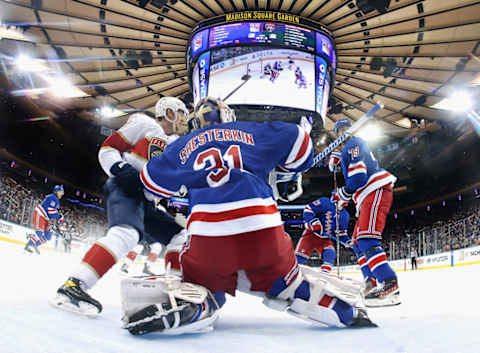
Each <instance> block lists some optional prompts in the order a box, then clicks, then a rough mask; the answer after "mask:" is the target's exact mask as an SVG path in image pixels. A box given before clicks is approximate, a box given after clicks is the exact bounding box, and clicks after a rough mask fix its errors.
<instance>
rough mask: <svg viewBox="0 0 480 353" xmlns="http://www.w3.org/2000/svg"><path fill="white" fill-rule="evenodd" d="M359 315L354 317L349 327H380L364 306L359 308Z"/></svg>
mask: <svg viewBox="0 0 480 353" xmlns="http://www.w3.org/2000/svg"><path fill="white" fill-rule="evenodd" d="M356 310H357V315H356V316H355V318H354V319H353V322H352V324H351V325H350V326H349V327H356V328H361V327H378V325H377V324H375V323H374V322H372V320H370V318H369V317H368V314H367V311H366V310H365V309H362V308H357V309H356Z"/></svg>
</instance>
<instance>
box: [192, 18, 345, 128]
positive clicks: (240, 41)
mask: <svg viewBox="0 0 480 353" xmlns="http://www.w3.org/2000/svg"><path fill="white" fill-rule="evenodd" d="M188 54H189V57H188V60H189V63H190V64H192V66H191V67H192V68H193V70H192V81H191V82H192V86H193V87H192V88H193V97H194V103H197V102H198V101H199V100H200V99H202V98H204V97H206V96H213V97H217V98H221V99H223V100H225V102H226V103H228V104H230V105H260V106H279V107H291V108H298V109H302V110H309V111H316V112H318V113H319V114H320V115H321V116H322V118H323V119H325V115H326V110H327V105H328V98H329V94H330V87H331V84H332V76H333V74H334V72H335V69H336V56H335V49H334V45H333V42H332V40H331V39H330V37H329V36H328V35H326V34H325V33H323V32H321V31H316V30H313V29H310V28H303V27H300V26H296V25H291V24H286V23H278V22H258V21H255V22H253V21H252V22H239V23H228V24H222V25H217V26H212V27H210V28H206V29H201V30H199V31H198V32H196V33H195V34H194V35H193V36H192V41H191V47H190V50H189V53H188Z"/></svg>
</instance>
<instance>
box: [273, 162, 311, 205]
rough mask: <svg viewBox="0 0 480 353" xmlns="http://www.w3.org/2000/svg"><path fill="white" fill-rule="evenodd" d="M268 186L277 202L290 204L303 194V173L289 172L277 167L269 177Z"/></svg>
mask: <svg viewBox="0 0 480 353" xmlns="http://www.w3.org/2000/svg"><path fill="white" fill-rule="evenodd" d="M268 184H270V186H271V188H272V190H273V195H274V197H275V200H282V201H285V202H290V201H293V200H295V199H297V198H298V197H300V196H301V195H302V193H303V188H302V173H294V172H289V171H287V170H285V169H283V168H280V167H277V168H275V169H274V170H272V171H271V172H270V174H269V175H268Z"/></svg>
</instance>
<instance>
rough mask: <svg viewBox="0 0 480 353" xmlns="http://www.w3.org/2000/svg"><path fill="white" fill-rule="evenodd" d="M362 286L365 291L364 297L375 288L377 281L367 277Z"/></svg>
mask: <svg viewBox="0 0 480 353" xmlns="http://www.w3.org/2000/svg"><path fill="white" fill-rule="evenodd" d="M364 286H365V289H364V291H363V292H364V294H365V295H368V294H369V293H370V292H371V291H372V290H374V289H375V288H377V280H376V279H375V278H373V277H368V278H366V279H365V282H364Z"/></svg>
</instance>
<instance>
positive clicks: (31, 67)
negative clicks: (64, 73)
mask: <svg viewBox="0 0 480 353" xmlns="http://www.w3.org/2000/svg"><path fill="white" fill-rule="evenodd" d="M15 66H16V68H17V70H18V71H23V72H48V71H50V69H49V67H48V66H47V65H45V62H44V60H40V59H33V58H30V57H29V56H27V55H24V54H20V55H19V56H18V57H17V59H16V60H15Z"/></svg>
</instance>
